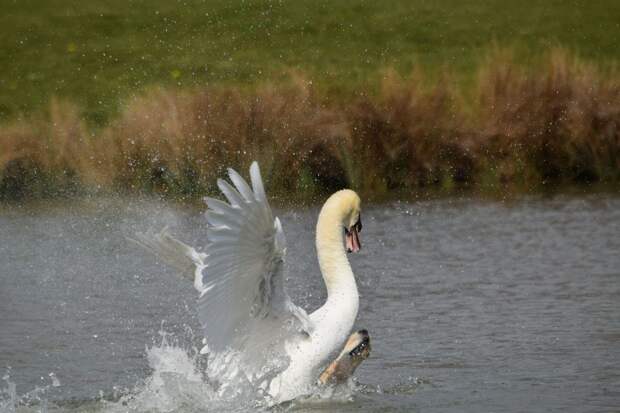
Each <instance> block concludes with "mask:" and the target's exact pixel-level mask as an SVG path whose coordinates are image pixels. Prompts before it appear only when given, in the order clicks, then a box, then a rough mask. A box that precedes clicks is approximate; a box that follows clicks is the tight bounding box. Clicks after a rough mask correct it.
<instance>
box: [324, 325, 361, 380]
mask: <svg viewBox="0 0 620 413" xmlns="http://www.w3.org/2000/svg"><path fill="white" fill-rule="evenodd" d="M370 350H371V349H370V336H369V334H368V332H367V331H366V330H360V331H357V332H355V333H353V334H351V335H350V336H349V338H348V339H347V342H346V343H345V345H344V348H343V350H342V352H341V353H340V355H339V356H338V357H337V358H336V360H334V361H332V362H331V363H330V364H329V366H327V368H326V369H325V370H323V372H322V373H321V375H320V376H319V383H320V384H323V385H324V384H338V383H342V382H345V381H346V380H347V379H348V378H349V377H351V376H352V375H353V373H354V372H355V369H357V367H358V366H359V365H360V364H361V363H362V361H364V360H366V359H367V358H368V356H369V355H370Z"/></svg>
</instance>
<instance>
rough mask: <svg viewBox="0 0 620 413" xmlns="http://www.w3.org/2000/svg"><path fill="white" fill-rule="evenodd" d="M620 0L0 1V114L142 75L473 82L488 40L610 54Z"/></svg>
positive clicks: (105, 97)
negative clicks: (391, 72) (414, 75)
mask: <svg viewBox="0 0 620 413" xmlns="http://www.w3.org/2000/svg"><path fill="white" fill-rule="evenodd" d="M619 16H620V2H618V1H614V0H597V1H590V2H587V3H583V2H577V1H571V0H569V1H551V0H522V1H518V2H506V1H501V0H491V1H483V0H464V1H462V0H440V1H434V2H432V1H426V0H388V1H382V2H371V1H354V2H350V1H340V0H335V1H323V0H319V1H314V2H301V1H290V2H289V1H255V0H251V1H242V2H228V1H222V0H184V1H165V0H148V1H147V0H134V1H125V0H108V1H101V0H98V1H89V2H83V1H77V0H20V1H5V2H3V4H2V13H0V26H2V28H3V29H2V35H1V36H0V50H2V53H0V68H2V70H0V120H5V121H6V120H13V119H16V118H19V117H20V116H23V115H24V114H25V115H30V114H32V113H37V112H43V111H45V110H46V109H47V107H48V105H49V102H50V100H51V99H52V98H59V99H61V100H68V101H71V102H73V103H74V104H75V105H76V106H77V108H78V111H79V112H78V114H79V116H80V117H83V118H85V119H86V120H87V122H88V124H89V125H91V126H92V125H98V126H101V125H104V124H107V123H108V122H109V121H110V120H111V119H113V118H114V117H115V116H116V115H118V114H119V112H120V111H122V107H123V105H124V103H125V102H127V101H128V100H130V99H131V98H132V96H133V95H135V94H141V93H142V91H143V90H145V89H148V88H151V87H152V86H153V85H157V86H163V87H175V88H176V87H179V88H182V89H184V88H193V87H199V88H203V87H204V86H205V85H206V86H214V85H223V86H228V87H233V86H234V87H241V88H250V89H252V88H254V87H255V85H256V84H257V83H260V82H264V81H278V80H281V79H282V78H286V77H288V76H289V74H290V72H291V69H292V70H294V71H299V72H301V73H304V75H305V76H306V78H307V79H308V80H312V81H313V82H314V83H315V87H319V88H321V90H320V93H321V94H322V95H323V96H329V97H331V98H336V99H338V100H341V101H348V100H350V98H351V97H352V96H355V95H356V94H357V93H358V91H359V90H371V91H372V92H373V93H376V92H377V91H378V90H379V88H380V85H381V82H382V80H381V78H382V69H383V68H385V67H391V68H394V69H395V70H396V71H397V72H398V73H400V74H404V75H407V74H409V73H410V72H411V71H412V70H413V69H415V70H422V71H424V72H425V73H428V74H432V75H431V77H432V78H433V79H432V80H436V79H437V77H438V76H439V73H441V72H442V70H443V69H445V68H449V70H450V71H451V73H453V74H454V75H455V76H457V77H459V78H460V79H459V81H462V82H465V83H470V84H473V83H475V78H474V75H475V72H476V68H477V65H478V62H479V61H480V59H481V57H483V56H484V55H485V54H486V53H487V52H488V51H489V48H490V45H491V44H494V43H495V44H499V45H501V46H502V47H511V48H514V49H515V50H517V52H516V54H517V60H518V61H519V62H522V63H529V62H530V61H531V60H538V59H540V58H541V55H542V54H544V52H545V51H548V50H549V48H550V47H555V46H562V47H564V48H567V49H569V50H571V51H572V52H575V53H577V54H578V55H579V56H581V58H583V59H585V60H587V61H591V62H595V63H597V64H601V65H606V64H608V62H611V61H618V60H620V25H619V24H618V21H619Z"/></svg>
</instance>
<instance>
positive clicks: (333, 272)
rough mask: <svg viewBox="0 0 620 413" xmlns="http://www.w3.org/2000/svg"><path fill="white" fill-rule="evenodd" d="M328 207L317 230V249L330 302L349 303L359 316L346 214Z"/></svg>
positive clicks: (326, 205)
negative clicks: (346, 243)
mask: <svg viewBox="0 0 620 413" xmlns="http://www.w3.org/2000/svg"><path fill="white" fill-rule="evenodd" d="M330 206H331V205H330V204H329V202H328V203H327V204H325V206H324V207H323V209H322V210H321V213H320V214H319V221H318V223H317V228H316V249H317V254H318V258H319V266H320V268H321V273H322V274H323V279H324V280H325V286H326V287H327V301H328V302H330V300H334V299H336V300H339V301H340V300H343V299H344V300H346V301H348V302H349V303H350V304H351V305H354V307H355V313H356V314H357V304H358V300H359V298H358V293H357V285H356V284H355V277H354V276H353V271H352V270H351V265H350V264H349V260H348V259H347V254H346V252H345V250H344V229H343V226H342V221H343V216H342V212H341V211H339V210H338V209H337V208H330Z"/></svg>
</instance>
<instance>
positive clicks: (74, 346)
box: [0, 196, 620, 412]
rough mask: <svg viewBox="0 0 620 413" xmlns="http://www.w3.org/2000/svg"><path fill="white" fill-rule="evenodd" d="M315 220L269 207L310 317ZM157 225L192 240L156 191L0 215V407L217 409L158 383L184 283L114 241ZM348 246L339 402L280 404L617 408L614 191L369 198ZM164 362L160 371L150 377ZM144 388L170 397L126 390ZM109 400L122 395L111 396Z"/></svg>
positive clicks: (169, 359) (619, 247) (172, 359)
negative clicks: (353, 244) (354, 342)
mask: <svg viewBox="0 0 620 413" xmlns="http://www.w3.org/2000/svg"><path fill="white" fill-rule="evenodd" d="M317 213H318V209H316V208H309V209H298V210H284V211H279V212H278V215H280V217H281V219H282V222H283V225H284V229H285V232H286V234H287V239H288V243H289V249H288V266H289V275H290V279H289V282H288V288H289V292H290V294H291V295H292V296H293V298H294V299H295V301H296V302H298V303H300V304H303V305H304V306H305V307H306V309H308V310H313V309H315V308H317V307H318V306H319V305H320V303H321V300H323V299H324V298H325V290H324V288H323V286H322V280H321V278H320V276H319V272H318V265H317V263H316V258H315V251H314V242H313V236H314V226H315V220H316V216H317ZM164 225H167V226H169V228H170V230H171V232H173V233H174V234H176V235H178V237H179V238H181V239H183V240H185V241H187V242H188V243H190V244H194V245H201V243H202V241H201V237H202V236H203V234H204V220H203V219H202V217H201V216H200V211H198V210H192V209H184V208H180V207H175V206H170V205H164V204H161V203H158V202H156V201H111V200H89V201H74V202H72V203H67V204H63V205H53V206H45V207H19V208H18V207H5V208H4V209H2V211H1V212H0V282H1V285H0V369H2V371H1V376H4V379H3V380H2V381H0V389H2V393H0V409H1V410H4V411H12V405H13V403H11V402H10V401H11V400H15V401H17V402H18V410H19V409H24V410H33V411H39V410H46V409H47V410H55V409H60V410H69V411H105V410H120V411H122V410H123V409H125V410H129V409H131V410H158V409H159V410H171V409H172V410H178V411H221V410H222V409H223V408H228V407H230V406H227V407H223V406H218V405H216V404H213V405H209V402H208V398H206V399H202V398H201V397H199V396H196V395H200V394H201V392H207V390H205V389H206V388H207V384H206V383H204V382H201V380H202V381H204V378H201V376H200V373H199V372H198V373H197V374H195V377H194V376H191V377H190V380H189V381H179V380H176V379H175V380H176V381H175V380H170V379H169V378H170V377H173V378H174V377H176V376H174V371H175V369H176V370H184V371H185V370H189V371H192V372H193V371H194V369H195V367H196V366H197V368H198V370H199V369H200V364H201V360H200V358H199V357H195V354H194V351H195V349H194V348H195V347H197V346H198V345H199V343H200V334H199V328H198V325H197V320H196V318H195V316H194V302H195V301H194V300H195V294H194V290H193V288H192V286H191V284H190V283H189V282H186V281H185V280H183V279H180V278H178V277H177V276H176V274H175V272H174V271H173V270H171V269H168V268H166V267H165V266H164V265H163V264H161V263H159V262H158V261H157V260H156V259H154V258H153V257H152V256H150V255H148V254H147V253H145V252H143V251H141V250H140V249H139V248H138V247H136V246H134V245H133V244H131V243H129V242H128V241H127V239H126V236H131V235H132V234H133V233H135V232H136V231H145V230H148V229H159V228H161V227H162V226H164ZM362 243H363V247H364V248H363V249H362V252H361V253H360V254H356V255H353V256H350V258H351V260H352V265H353V267H354V271H355V273H356V276H357V279H358V283H359V288H360V293H361V306H360V313H359V316H358V322H357V327H359V328H367V329H368V330H369V331H370V333H371V336H372V340H373V351H372V354H371V357H370V359H368V360H367V361H366V362H364V363H363V364H362V366H361V367H360V368H359V369H358V370H357V372H356V378H357V382H358V387H357V388H356V390H354V391H353V395H352V398H351V400H342V399H340V400H327V401H324V402H322V403H319V404H316V403H315V404H312V405H305V406H304V405H302V406H298V407H295V406H293V409H300V410H312V411H356V412H359V411H382V412H391V411H407V412H408V411H420V412H429V411H436V412H439V411H441V412H444V411H454V412H462V411H467V412H483V411H502V412H510V411H515V412H516V411H519V412H521V411H541V412H542V411H571V412H590V411H591V412H595V411H596V412H604V411H618V409H619V408H620V254H619V252H620V199H618V198H609V197H600V196H590V197H585V198H580V199H574V198H563V197H562V198H555V199H551V200H540V199H528V200H522V201H518V202H512V203H509V204H506V203H499V202H483V201H473V200H458V201H456V200H440V201H427V202H420V203H411V204H408V203H392V204H387V205H382V206H367V207H366V208H365V210H364V231H363V232H362ZM161 331H165V332H166V334H169V336H168V337H167V339H166V340H167V342H168V343H169V345H168V346H166V345H162V336H161V333H160V332H161ZM147 347H148V348H151V349H150V350H148V352H147ZM166 349H167V350H166ZM166 351H167V352H166ZM162 354H164V355H163V356H161V355H162ZM187 354H189V355H187ZM160 356H161V357H160ZM158 357H159V358H158ZM162 357H163V359H162ZM158 360H159V361H158ZM162 360H164V361H165V363H167V365H168V366H167V369H168V370H166V371H167V372H168V371H170V372H171V375H166V374H168V373H166V374H162V375H161V377H160V376H158V374H159V373H158V371H157V366H156V364H157V363H158V362H162ZM153 367H155V369H156V370H155V372H154V371H153ZM194 373H195V372H194ZM194 373H192V374H194ZM157 380H159V381H157ZM192 380H193V381H192ZM153 382H157V383H158V384H157V385H160V386H161V388H162V389H164V390H165V391H166V392H168V391H169V392H170V394H173V395H174V397H177V398H180V399H181V401H179V400H162V399H159V398H157V397H155V395H153V397H152V398H151V397H150V395H149V394H138V391H139V390H137V389H139V388H143V387H144V386H145V383H150V384H151V385H152V384H153ZM188 383H189V384H188ZM13 386H16V389H15V391H14V392H13ZM175 386H176V387H175ZM192 386H194V387H192ZM171 387H175V388H174V389H171ZM190 387H191V389H190ZM172 390H174V391H172ZM162 391H163V390H162ZM159 392H160V390H156V391H155V393H159ZM12 393H14V394H13V395H12ZM121 395H125V396H123V397H124V398H121V401H123V400H125V401H127V400H130V401H129V402H127V403H125V402H123V403H121V402H118V403H117V402H115V401H116V400H118V399H119V397H121ZM174 397H173V398H174ZM149 400H150V401H149ZM205 400H206V401H205ZM168 402H169V403H168ZM166 403H168V404H166ZM233 409H234V406H233ZM240 409H241V410H243V409H246V407H243V408H240Z"/></svg>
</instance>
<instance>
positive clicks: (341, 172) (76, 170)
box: [0, 51, 620, 198]
mask: <svg viewBox="0 0 620 413" xmlns="http://www.w3.org/2000/svg"><path fill="white" fill-rule="evenodd" d="M325 102H326V100H322V99H321V97H320V96H316V94H315V92H313V89H312V88H311V86H310V85H309V84H308V82H306V81H304V80H303V79H302V78H297V79H296V80H295V81H294V82H292V83H291V84H287V85H279V86H273V85H271V86H269V85H268V86H262V87H260V88H258V89H257V90H255V91H254V92H251V93H250V92H242V91H240V90H237V89H234V88H228V89H223V88H205V89H203V90H194V91H178V90H164V89H154V90H150V91H148V92H147V93H145V94H144V95H142V96H140V97H136V98H134V99H133V100H131V101H129V102H128V103H127V105H126V108H125V110H124V111H123V112H122V114H121V116H120V117H119V118H118V119H117V120H116V121H114V122H113V123H112V124H110V125H109V126H108V127H106V128H104V129H102V130H99V131H97V132H96V133H93V132H91V131H89V130H88V128H87V127H86V126H85V124H84V123H83V121H82V120H81V119H80V117H79V115H78V113H79V112H78V110H77V108H75V107H74V106H72V105H69V104H67V103H63V102H59V101H57V100H52V102H51V104H50V110H49V114H48V116H47V118H42V117H39V118H36V119H30V120H28V121H20V122H14V123H13V124H7V125H4V126H2V127H0V147H1V148H2V151H1V152H0V196H2V197H4V198H12V197H23V196H34V195H45V196H51V195H55V194H71V193H75V192H76V191H79V190H87V189H89V188H101V189H103V190H117V191H118V190H120V191H124V192H159V193H164V194H167V195H170V196H181V197H190V198H193V197H197V196H199V195H202V194H204V193H208V192H211V191H212V190H213V189H214V184H215V181H216V177H218V176H221V175H222V172H223V171H222V168H224V167H227V166H233V167H237V168H241V169H245V168H246V167H247V166H248V165H249V163H250V162H251V161H252V160H254V159H256V160H258V161H259V162H260V163H261V166H262V169H263V174H264V176H265V178H266V179H267V180H268V182H269V185H270V187H271V190H272V191H275V192H280V193H285V192H289V191H295V193H296V196H297V195H298V194H299V193H302V194H307V195H310V196H312V195H314V194H317V193H320V192H324V191H331V190H333V189H335V188H338V187H342V186H352V187H354V188H356V189H358V190H360V191H362V192H363V193H365V194H366V195H377V196H382V195H385V194H389V193H391V192H393V191H399V193H402V191H403V190H404V191H416V190H418V189H419V188H441V189H442V190H448V191H449V190H452V189H454V188H461V187H468V188H476V187H484V188H496V189H498V188H507V187H508V188H514V187H519V188H535V187H539V186H540V184H544V183H583V182H597V181H600V182H607V183H612V184H617V183H618V182H619V181H620V85H619V77H618V76H617V75H616V74H614V73H607V74H602V73H601V72H600V71H598V70H597V69H596V68H594V67H593V66H591V65H586V64H584V63H583V62H580V61H578V60H577V59H575V58H574V57H571V56H569V54H567V53H565V52H562V51H555V52H553V53H551V54H550V56H549V58H548V59H547V60H546V62H545V63H544V64H543V65H542V66H540V67H538V69H537V70H536V71H535V70H531V69H530V70H527V69H526V68H524V67H522V66H519V65H518V64H516V63H514V61H513V60H511V59H510V58H506V57H505V56H503V55H502V54H501V53H496V54H495V55H494V56H493V57H492V58H490V59H489V60H488V61H487V63H486V64H485V65H483V67H482V68H481V70H480V71H479V76H478V79H477V86H476V88H475V92H474V93H473V94H470V96H469V98H465V97H464V93H463V91H461V90H459V89H458V87H457V86H456V82H454V81H453V80H451V79H450V77H449V75H446V76H444V77H443V78H442V81H440V82H438V83H436V84H435V85H430V86H429V82H428V81H426V80H424V78H423V76H422V75H421V74H420V73H416V74H414V75H412V76H410V77H408V78H402V77H400V76H398V75H397V74H395V73H393V72H388V73H387V74H386V76H385V81H384V83H383V86H382V89H381V91H380V92H379V93H378V94H375V95H365V97H357V98H353V99H351V100H350V103H348V104H344V105H343V104H338V105H336V104H333V103H332V104H326V103H325Z"/></svg>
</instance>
